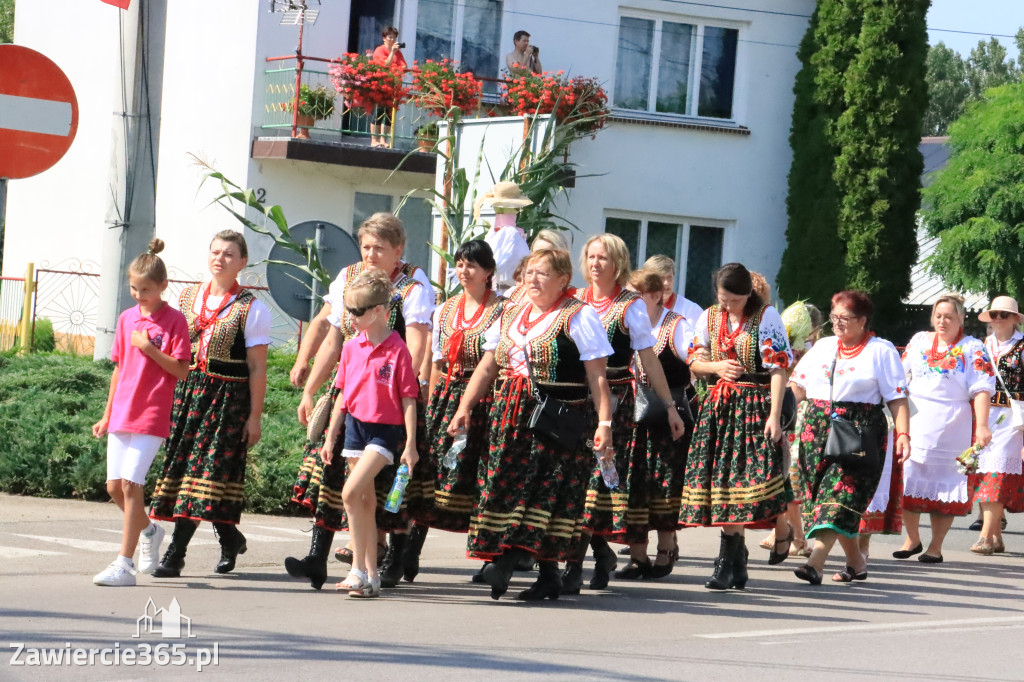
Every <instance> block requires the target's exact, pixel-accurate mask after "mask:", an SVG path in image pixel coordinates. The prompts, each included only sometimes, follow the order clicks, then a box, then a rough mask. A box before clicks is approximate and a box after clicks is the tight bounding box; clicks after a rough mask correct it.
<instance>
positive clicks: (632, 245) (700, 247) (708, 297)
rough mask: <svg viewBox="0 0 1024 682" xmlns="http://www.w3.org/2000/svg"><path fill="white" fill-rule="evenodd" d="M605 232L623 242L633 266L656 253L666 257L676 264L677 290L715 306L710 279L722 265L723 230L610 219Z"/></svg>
mask: <svg viewBox="0 0 1024 682" xmlns="http://www.w3.org/2000/svg"><path fill="white" fill-rule="evenodd" d="M604 229H605V231H606V232H608V233H609V234H614V235H616V236H618V237H621V238H622V240H623V241H624V242H626V247H627V248H628V249H629V255H630V258H631V259H632V261H633V265H634V267H640V266H641V265H643V264H644V261H646V260H647V259H648V258H650V257H651V256H654V255H657V254H661V255H664V256H668V257H669V258H671V259H672V260H674V261H675V263H676V291H677V292H678V293H681V294H683V295H684V296H686V297H687V298H688V299H690V300H692V301H694V302H695V303H697V304H698V305H700V306H701V307H703V308H706V307H707V306H709V305H711V304H712V303H714V300H715V291H714V289H713V287H712V284H711V277H712V276H713V275H714V273H715V270H717V269H718V268H720V267H721V266H722V244H723V239H724V236H725V229H724V228H722V227H715V226H709V225H697V224H693V223H690V222H687V221H684V220H679V221H675V222H665V221H659V220H653V219H650V220H649V219H646V218H624V217H614V216H609V217H607V218H605V223H604Z"/></svg>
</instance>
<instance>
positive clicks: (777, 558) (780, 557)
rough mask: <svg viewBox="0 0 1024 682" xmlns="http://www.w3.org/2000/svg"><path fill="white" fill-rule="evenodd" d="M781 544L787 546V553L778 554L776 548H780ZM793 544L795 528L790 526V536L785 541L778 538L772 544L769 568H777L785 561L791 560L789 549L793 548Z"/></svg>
mask: <svg viewBox="0 0 1024 682" xmlns="http://www.w3.org/2000/svg"><path fill="white" fill-rule="evenodd" d="M780 543H785V546H786V551H785V553H783V552H776V551H775V547H776V546H778V545H779V544H780ZM792 544H793V526H790V527H789V535H787V536H786V537H785V539H783V540H779V539H777V538H776V540H775V542H774V543H772V548H771V553H770V554H768V565H769V566H775V565H776V564H781V563H782V562H783V561H785V560H786V559H788V558H789V548H790V547H791V546H792Z"/></svg>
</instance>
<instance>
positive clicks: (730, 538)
mask: <svg viewBox="0 0 1024 682" xmlns="http://www.w3.org/2000/svg"><path fill="white" fill-rule="evenodd" d="M742 546H743V536H742V535H740V534H738V533H737V534H736V535H726V534H725V533H724V532H723V533H722V536H721V538H720V541H719V545H718V558H717V559H715V572H714V573H713V574H711V579H710V580H708V581H707V582H706V583H704V587H706V588H708V589H709V590H727V589H729V588H730V587H731V586H732V585H733V584H734V583H735V575H734V570H735V567H736V552H737V550H739V549H740V548H741V547H742ZM744 584H746V583H744Z"/></svg>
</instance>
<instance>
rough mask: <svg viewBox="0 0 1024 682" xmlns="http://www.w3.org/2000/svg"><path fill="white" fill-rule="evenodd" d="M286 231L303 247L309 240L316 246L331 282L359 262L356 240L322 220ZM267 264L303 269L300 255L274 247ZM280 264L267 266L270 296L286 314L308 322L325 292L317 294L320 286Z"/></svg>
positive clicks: (283, 248) (280, 246)
mask: <svg viewBox="0 0 1024 682" xmlns="http://www.w3.org/2000/svg"><path fill="white" fill-rule="evenodd" d="M289 230H290V231H291V233H292V236H293V237H295V240H296V241H297V242H299V243H301V244H304V243H306V241H307V240H309V239H312V240H314V241H315V242H316V243H317V244H318V245H319V247H320V259H321V260H322V261H323V265H324V267H325V268H326V269H327V272H329V273H331V278H332V279H333V278H335V277H337V276H338V274H339V273H340V272H341V271H342V270H343V269H344V268H345V267H347V266H349V265H352V264H353V263H355V262H356V261H358V260H359V259H360V253H359V245H358V244H357V243H356V240H355V239H353V238H352V235H350V234H349V233H348V232H346V231H345V230H343V229H341V228H340V227H338V226H337V225H334V224H332V223H328V222H325V221H323V220H307V221H305V222H302V223H299V224H298V225H293V226H291V227H290V228H289ZM267 260H268V261H283V263H294V264H296V265H305V261H303V259H302V257H301V256H300V255H299V254H297V253H295V252H294V251H292V250H291V249H288V248H285V247H284V246H282V245H281V244H277V243H275V244H274V247H273V248H272V249H270V255H268V256H267ZM283 263H271V262H268V263H267V287H268V288H269V289H270V295H271V297H272V298H273V299H274V302H275V303H277V305H278V306H280V307H281V310H283V311H284V312H285V313H286V314H288V315H290V316H291V317H294V318H295V319H296V320H302V321H303V322H309V321H310V320H312V319H313V317H314V316H315V315H316V313H317V311H318V310H319V309H320V303H321V297H322V296H323V295H324V294H325V293H327V292H326V291H321V290H320V283H319V282H314V281H313V277H312V276H311V275H307V274H306V273H304V272H302V271H301V270H298V269H296V268H293V267H291V266H289V265H284V264H283Z"/></svg>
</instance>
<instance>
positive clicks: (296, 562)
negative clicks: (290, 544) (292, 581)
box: [284, 526, 334, 590]
mask: <svg viewBox="0 0 1024 682" xmlns="http://www.w3.org/2000/svg"><path fill="white" fill-rule="evenodd" d="M333 541H334V531H333V530H327V529H325V528H321V527H320V526H314V527H313V533H312V539H311V540H310V543H309V555H308V556H306V557H304V558H302V559H296V558H295V557H288V558H287V559H285V560H284V568H285V570H286V571H288V575H290V576H293V577H295V578H309V584H310V585H311V586H312V587H313V589H314V590H319V589H320V588H321V587H323V586H324V583H325V582H326V581H327V557H328V555H329V554H330V551H331V542H333Z"/></svg>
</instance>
